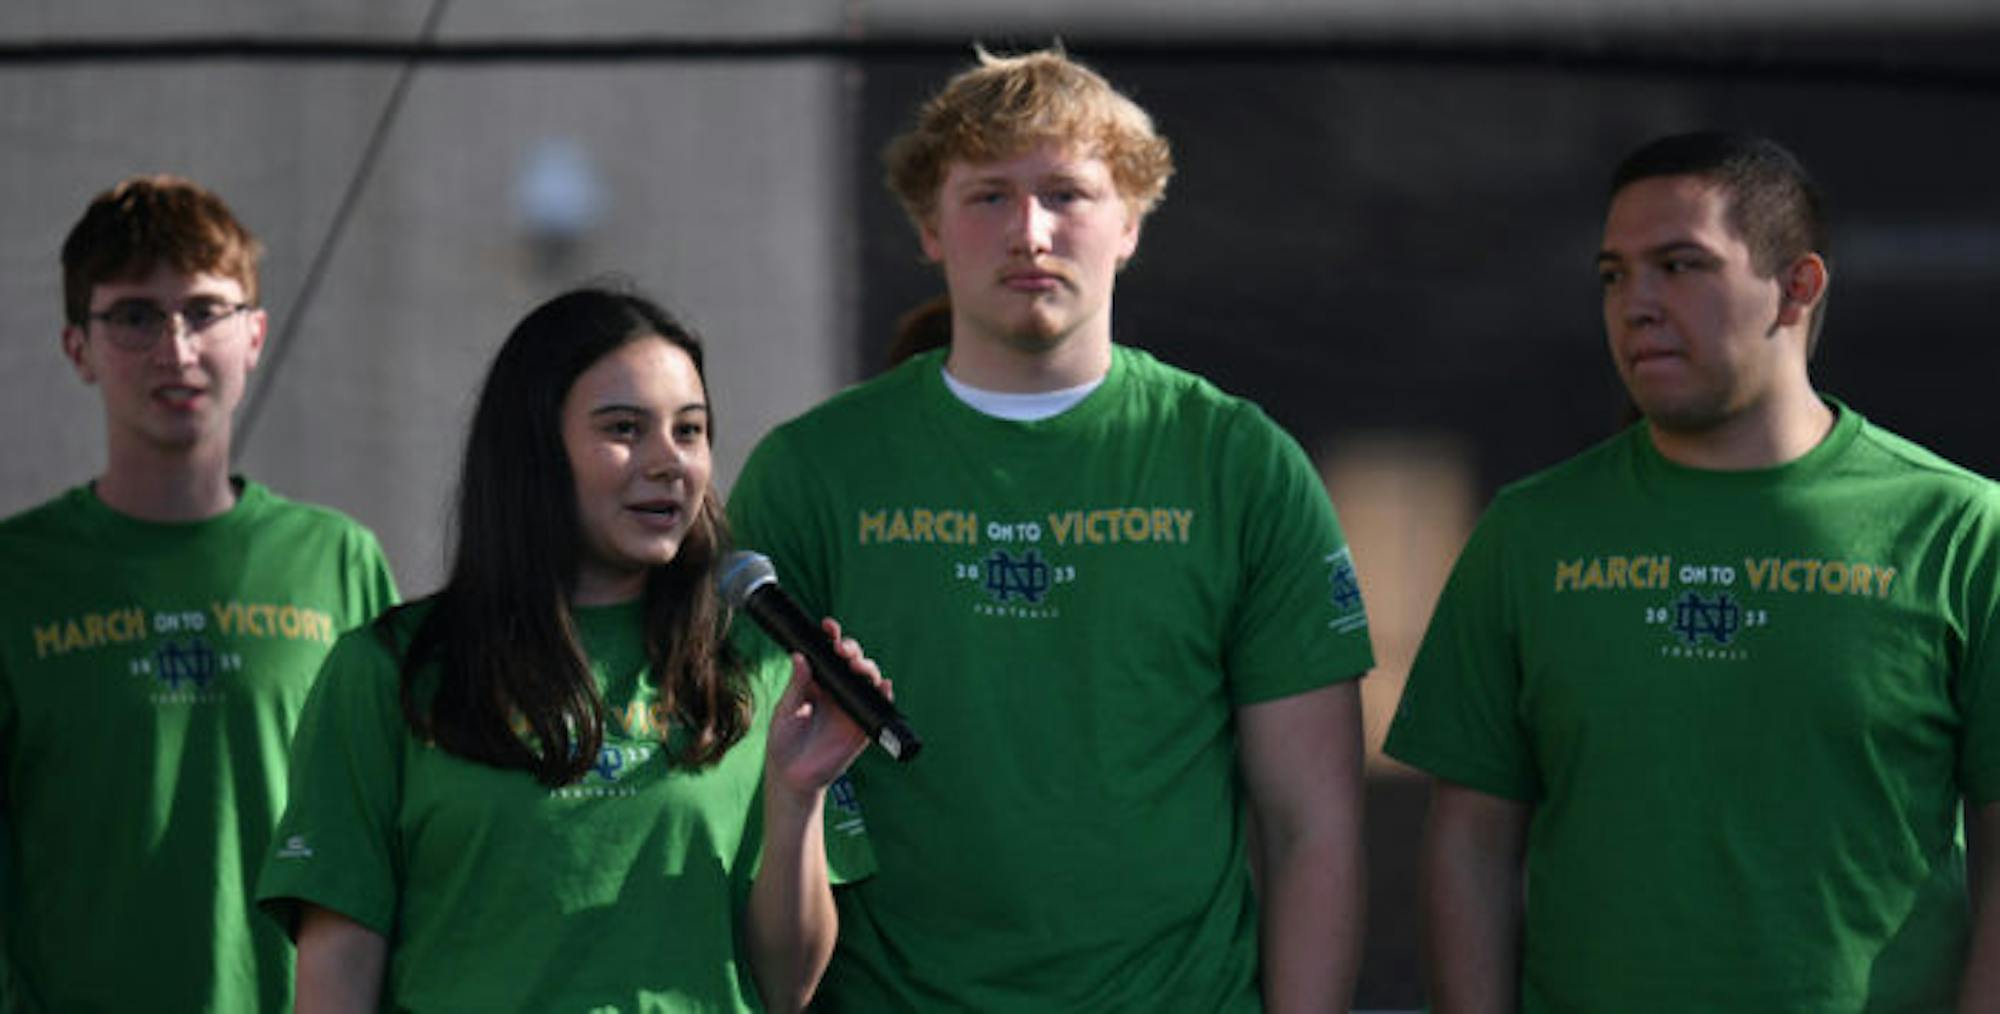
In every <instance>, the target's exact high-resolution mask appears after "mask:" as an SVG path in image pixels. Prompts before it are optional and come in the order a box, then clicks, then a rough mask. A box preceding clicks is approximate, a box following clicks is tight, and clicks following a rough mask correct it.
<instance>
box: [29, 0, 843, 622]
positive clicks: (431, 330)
mask: <svg viewBox="0 0 2000 1014" xmlns="http://www.w3.org/2000/svg"><path fill="white" fill-rule="evenodd" d="M190 6H194V7H197V9H201V10H204V11H205V12H206V13H205V15H204V16H202V17H190V16H188V15H187V13H186V11H185V10H184V8H185V7H190ZM162 7H171V8H172V10H165V9H162ZM109 8H122V9H123V11H122V15H123V16H118V17H114V16H111V15H110V14H108V13H107V9H109ZM421 12H422V9H421V6H420V5H417V4H411V3H393V4H391V3H374V4H361V5H352V4H341V5H335V4H314V3H299V4H266V3H262V2H259V3H228V2H214V3H209V4H206V5H148V4H139V3H119V4H103V5H98V6H97V7H94V8H89V9H81V8H77V7H73V6H72V5H68V4H62V3H29V4H26V5H20V4H10V5H8V7H7V8H6V9H5V13H4V14H0V38H8V39H16V40H18V39H22V38H34V37H60V38H78V37H90V36H102V35H114V34H116V35H126V34H132V35H146V34H149V33H152V34H159V33H166V34H173V33H188V32H201V31H204V30H206V31H215V30H217V27H218V26H223V25H227V26H230V28H231V29H232V30H237V31H245V32H252V31H279V30H282V31H286V32H308V31H325V32H337V33H346V34H357V33H360V34H374V35H377V36H381V37H399V38H400V37H407V36H408V35H410V34H413V33H414V31H415V29H416V25H417V23H418V21H419V20H420V16H421ZM836 14H838V9H837V8H834V7H831V6H827V7H818V6H815V5H796V4H789V3H732V4H713V5H710V4H673V5H653V4H643V3H602V4H583V5H576V4H562V5H548V4H528V3H513V4H494V5H478V4H463V5H460V6H458V7H456V8H454V9H453V14H452V15H451V16H450V17H448V18H447V20H446V22H445V25H444V27H443V32H442V35H443V36H444V37H446V38H450V37H452V36H454V35H456V34H464V35H467V36H476V37H481V38H487V37H494V36H501V35H506V34H510V33H511V34H522V35H534V36H536V37H543V36H547V35H550V34H556V33H559V32H563V31H579V32H585V33H590V32H595V33H599V34H603V33H615V32H617V31H619V30H620V29H621V28H622V29H624V30H630V31H639V32H650V33H684V34H703V35H707V34H721V33H742V32H763V33H779V34H782V33H806V32H812V33H819V34H825V33H828V32H830V31H833V30H834V28H835V27H837V26H834V25H831V24H829V23H828V21H829V19H830V18H832V17H833V16H834V15H836ZM398 73H399V68H398V67H396V66H395V65H392V64H355V63H336V62H323V63H314V62H304V63H300V64H298V65H277V64H272V63H246V62H231V61H225V60H217V61H200V62H193V63H105V64H86V65H31V66H12V67H10V66H6V65H0V138H5V142H4V144H0V221H4V227H0V269H4V270H0V334H4V335H5V336H6V338H5V340H4V341H0V371H4V372H3V373H0V375H4V376H5V377H6V378H7V386H8V394H7V397H5V398H0V514H5V513H12V512H13V511H15V510H17V509H20V508H23V507H26V506H29V505H31V504H33V503H36V502H38V501H40V500H42V499H44V498H46V497H47V496H49V495H51V494H52V493H53V492H55V491H56V490H58V489H60V488H63V487H66V486H69V485H72V484H75V483H78V482H82V481H85V480H87V479H89V478H90V477H91V476H93V475H94V474H95V473H96V471H97V470H98V469H99V468H101V466H102V461H103V450H102V441H103V433H102V423H101V418H100V415H101V412H100V409H99V406H98V402H97V398H96V395H95V392H94V391H93V390H91V389H89V388H86V387H85V386H83V385H82V384H81V383H80V382H79V381H78V380H77V379H76V377H75V376H74V375H73V374H72V373H71V372H70V370H69V368H68V365H67V364H66V363H65V362H64V360H63V359H62V357H61V354H60V350H59V346H58V344H57V335H58V333H59V330H60V326H61V302H60V300H61V280H60V271H59V265H58V263H57V257H56V255H57V250H58V248H59V246H60V244H61V241H62V238H63V236H64V234H65V232H66V231H67V229H68V228H69V226H70V225H71V224H72V223H73V222H74V220H75V218H76V216H77V215H78V214H80V213H81V211H82V209H83V207H84V205H85V204H86V203H87V202H88V200H89V199H90V198H91V196H92V195H93V194H95V193H96V192H97V191H99V190H101V189H102V188H104V187H105V186H107V185H109V184H110V183H112V182H114V181H115V180H117V179H118V178H120V177H123V176H125V175H128V174H131V173H135V172H159V171H165V172H175V173H181V174H184V175H187V176H190V177H192V178H194V179H197V180H199V181H201V182H203V183H205V184H207V185H209V186H211V187H213V188H215V189H216V190H217V191H219V192H220V193H221V194H222V195H223V196H224V198H225V199H226V200H228V201H229V202H230V203H231V204H232V206H233V207H234V208H235V210H236V211H237V213H238V214H239V215H240V216H241V217H242V218H243V219H244V220H245V221H246V222H247V223H248V224H249V225H250V227H251V228H252V229H253V230H255V231H256V232H258V233H259V234H260V236H261V237H262V238H263V239H264V241H265V242H266V244H267V246H268V248H269V252H268V254H267V256H266V258H265V262H264V271H263V281H264V301H265V303H266V305H267V306H268V307H269V308H270V311H271V314H272V321H273V333H274V335H276V334H279V333H282V332H283V331H284V330H285V328H286V327H287V325H288V324H290V323H291V317H292V312H293V309H294V301H295V300H296V298H297V296H298V294H299V291H300V287H301V283H302V281H303V278H304V275H305V272H306V269H307V265H308V263H309V261H310V259H311V257H312V255H313V252H314V251H315V249H316V248H317V246H318V245H319V244H320V243H321V241H322V240H323V238H324V237H325V235H326V233H327V231H328V228H329V225H330V222H331V220H332V218H333V215H334V211H335V208H336V206H337V205H338V202H339V200H340V196H341V194H342V193H343V191H344V190H345V188H346V186H347V184H348V181H349V179H350V178H351V176H352V175H353V173H354V171H355V168H356V166H357V163H358V161H359V159H360V156H361V151H362V147H363V145H364V143H365V141H366V139H367V137H368V135H369V133H370V131H371V130H372V129H373V127H374V125H375V122H376V120H377V117H378V116H379V115H380V113H381V111H382V109H383V107H384V103H385V101H386V99H387V97H388V95H389V94H390V91H391V88H392V86H393V83H394V81H395V79H396V76H397V74H398ZM847 87H848V84H847V81H846V78H845V77H844V76H843V73H842V71H841V70H840V69H838V68H837V67H835V66H833V65H831V64H828V63H823V62H821V63H815V62H810V61H783V62H763V63H758V62H750V63H729V64H722V63H693V64H684V63H675V64H667V63H647V62H638V63H629V64H611V65H597V66H592V65H552V66H549V65H545V66H532V67H524V66H521V65H510V64H499V65H471V66H464V65H459V66H438V65H433V66H426V67H425V68H423V69H422V70H420V71H419V72H418V73H417V75H416V77H415V78H414V79H413V82H412V86H411V88H410V91H409V92H408V97H407V100H406V102H405V104H404V106H403V109H402V111H401V115H400V117H399V118H398V119H397V120H396V121H395V123H394V124H393V126H392V127H391V130H390V132H389V134H388V135H387V140H386V144H385V146H384V148H383V150H382V156H381V159H380V162H379V164H378V165H377V167H376V169H375V172H374V175H373V177H372V181H371V183H370V185H369V186H368V187H367V189H366V190H365V192H364V194H363V196H362V198H361V200H360V202H359V204H358V205H357V207H356V209H355V213H354V215H353V218H352V220H351V221H350V223H349V225H348V227H347V231H346V233H345V236H344V239H343V241H342V243H341V244H340V246H339V247H338V248H337V251H336V253H335V255H334V257H333V259H332V260H331V261H330V263H329V267H328V270H327V272H326V274H325V277H324V279H323V282H322V285H321V288H320V290H319V293H318V297H317V300H316V302H315V303H314V305H313V306H312V307H311V308H310V311H309V313H307V314H306V315H305V316H304V317H302V318H300V319H299V321H298V322H297V323H298V330H297V332H296V334H294V335H292V337H291V338H290V342H291V344H292V347H291V348H290V349H289V350H287V351H286V352H284V353H283V354H282V357H281V358H274V357H275V356H279V350H278V349H277V348H276V347H275V346H274V347H273V348H271V349H269V350H267V353H266V359H265V365H264V369H263V370H262V371H261V375H260V376H259V377H257V378H255V380H254V381H253V382H254V383H256V384H258V385H260V386H267V387H268V388H269V389H268V390H266V391H263V392H261V394H260V395H259V397H265V398H268V404H267V405H266V406H265V407H264V409H263V410H262V411H261V413H260V415H259V418H258V419H257V420H256V423H255V426H254V428H253V429H251V430H250V431H249V432H247V434H243V436H244V437H245V438H246V439H243V440H240V441H239V457H240V461H241V467H242V470H243V471H244V472H245V473H246V474H249V475H252V476H255V477H257V478H259V479H261V480H264V481H266V482H268V483H270V484H271V485H272V486H274V487H276V488H277V489H279V490H280V491H282V492H284V493H286V494H288V495H291V496H294V497H298V498H302V499H307V500H314V501H319V502H323V503H328V504H331V505H334V506H336V507H339V508H341V509H343V510H346V511H348V512H350V513H352V514H354V515H355V516H357V517H359V518H361V519H362V520H363V521H364V522H366V523H367V524H369V525H370V526H371V527H373V528H374V529H375V530H376V531H377V532H378V533H379V534H380V535H381V537H382V540H383V543H384V545H385V546H386V547H387V549H388V551H389V554H390V556H391V558H392V559H393V560H394V561H395V566H396V569H397V572H398V576H399V578H400V579H401V581H402V583H403V586H404V589H405V591H406V593H420V592H422V591H424V590H427V589H429V588H431V587H433V586H434V585H435V583H436V581H437V580H438V578H439V576H440V575H441V572H442V567H443V565H444V559H443V550H442V548H441V537H442V530H443V520H444V516H445V512H446V509H447V505H448V499H449V495H450V489H451V483H452V481H453V478H454V475H453V473H454V470H455V468H456V466H457V460H458V453H459V444H460V441H461V440H462V433H463V423H464V419H465V417H466V414H467V411H468V409H469V406H470V401H471V398H472V395H473V392H474V390H475V388H476V386H477V384H478V381H479V378H480V375H481V373H482V371H483V369H484V366H485V364H486V362H487V360H488V359H489V358H490V355H491V353H492V351H493V350H494V349H495V348H497V346H498V344H499V342H500V340H501V339H502V338H503V337H504V335H505V334H506V331H507V329H508V328H509V327H510V326H511V325H512V323H513V322H514V321H515V320H517V319H519V317H520V316H521V315H522V313H523V312H524V311H525V310H527V309H528V308H529V307H531V306H532V305H533V304H535V303H536V302H538V301H539V300H540V299H542V298H544V297H545V296H547V295H550V294H552V293H553V292H555V291H557V290H558V289H560V288H561V287H563V286H565V285H567V284H570V283H572V282H574V281H577V280H580V279H584V278H589V277H592V276H595V275H598V274H601V273H605V272H617V273H619V274H622V275H624V276H626V277H628V278H629V279H630V280H631V281H632V282H634V283H636V284H637V285H638V286H639V287H640V288H641V289H643V290H645V291H647V292H649V293H651V294H653V295H655V296H656V297H658V298H660V299H661V300H662V301H663V302H665V303H667V304H668V305H669V306H671V307H673V308H675V309H677V310H679V311H680V312H682V313H683V314H684V315H685V316H686V317H687V318H689V319H690V321H691V322H692V323H693V324H694V325H695V326H696V327H697V329H698V330H700V331H701V332H702V333H703V334H704V335H705V336H706V337H707V338H708V340H709V343H710V346H711V350H712V351H711V357H712V358H711V361H710V365H709V369H710V375H711V376H710V379H711V388H712V390H711V396H712V398H713V400H714V402H715V403H716V405H717V406H718V422H719V426H720V434H719V440H720V445H719V447H718V448H717V454H718V474H719V475H720V476H721V477H722V478H723V479H725V480H727V479H728V478H731V477H733V476H734V474H735V471H736V469H737V467H738V466H739V465H740V464H741V461H742V458H743V456H744V455H745V454H746V453H747V452H748V450H749V448H750V447H751V446H752V444H753V443H754V441H755V439H756V438H757V437H758V436H760V435H761V434H762V433H763V432H764V431H765V430H766V429H768V428H769V427H770V426H771V425H772V424H774V423H776V422H778V421H780V420H781V419H783V418H784V417H787V416H789V415H791V414H793V413H796V412H798V411H800V410H802V409H804V408H805V407H807V406H809V405H810V404H812V403H813V402H815V401H816V400H818V399H819V398H821V397H823V396H824V395H825V394H827V393H829V392H830V391H832V390H833V389H834V388H835V387H836V386H837V385H838V384H839V383H841V382H842V381H843V380H844V379H845V378H846V377H847V376H848V375H849V373H850V370H849V368H848V365H847V363H846V361H845V355H846V353H845V349H846V348H847V343H846V342H845V340H844V338H845V335H846V334H847V333H848V332H849V331H850V330H851V324H850V323H849V322H850V321H851V318H852V316H853V311H852V290H853V288H854V282H853V277H852V275H853V272H852V271H851V269H850V268H849V265H850V264H851V262H852V258H851V257H848V256H844V255H843V250H844V249H845V245H846V244H847V243H848V239H849V238H848V237H846V236H844V235H843V234H842V227H843V223H844V222H845V221H846V216H845V215H844V213H843V208H844V205H845V204H846V195H847V193H848V190H849V182H848V179H847V176H846V173H847V168H846V167H847V166H848V165H849V164H850V162H851V159H850V158H849V155H848V152H847V150H846V149H845V147H844V145H845V144H847V143H848V142H847V141H846V139H845V135H844V132H843V130H842V127H841V124H842V122H843V113H842V110H843V105H844V103H845V101H846V99H845V95H846V91H845V89H846V88H847ZM547 139H561V140H562V141H564V142H565V143H568V144H570V145H572V146H573V148H574V149H575V150H578V151H581V152H583V153H584V154H585V156H586V157H587V159H588V162H589V164H590V165H591V167H592V174H593V176H594V177H595V179H596V180H597V181H598V183H599V186H600V193H601V196H602V208H601V214H600V216H599V219H598V222H597V224H596V225H595V226H594V227H593V228H590V229H588V230H586V231H585V232H584V234H583V235H582V236H581V237H580V239H579V241H578V242H577V244H576V246H575V249H574V250H573V251H572V252H571V256H570V257H569V258H568V259H567V260H566V261H564V262H563V263H561V264H560V265H557V266H556V267H554V268H553V269H552V270H551V269H549V268H547V267H546V266H544V265H541V264H538V263H537V260H536V258H535V256H534V251H533V246H532V244H531V242H530V239H529V234H528V230H527V228H526V226H525V223H524V222H523V220H522V217H521V215H520V213H519V212H518V210H517V207H516V205H517V201H516V192H517V189H518V187H519V186H520V178H521V175H522V173H523V171H524V165H525V163H526V160H527V158H528V156H529V154H530V152H531V151H533V150H534V149H535V147H536V145H537V144H538V143H540V142H543V141H545V140H547ZM273 366H276V367H277V369H275V370H273V369H272V367H273Z"/></svg>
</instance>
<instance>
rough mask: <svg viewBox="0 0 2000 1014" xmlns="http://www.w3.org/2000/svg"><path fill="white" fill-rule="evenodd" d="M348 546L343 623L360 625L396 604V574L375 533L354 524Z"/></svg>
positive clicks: (354, 625) (353, 625) (349, 625)
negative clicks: (346, 591) (347, 588)
mask: <svg viewBox="0 0 2000 1014" xmlns="http://www.w3.org/2000/svg"><path fill="white" fill-rule="evenodd" d="M348 546H349V548H348V554H347V555H348V559H347V572H348V574H349V575H351V577H350V582H349V584H350V591H349V594H348V597H349V604H348V608H349V610H350V612H349V614H348V616H347V617H346V626H347V627H359V626H362V625H364V624H366V623H368V622H369V621H370V620H373V619H374V618H375V617H376V616H377V615H379V614H380V613H381V612H382V611H383V610H385V609H387V608H389V607H390V606H393V605H395V604H396V603H397V601H398V595H397V591H396V574H395V571H393V570H392V569H390V567H389V558H388V557H387V556H385V555H383V553H382V544H381V542H379V541H378V540H377V539H376V538H375V533H374V532H371V531H369V530H368V529H366V528H360V527H358V526H357V528H356V530H355V532H354V534H353V535H352V536H351V537H350V538H349V539H348Z"/></svg>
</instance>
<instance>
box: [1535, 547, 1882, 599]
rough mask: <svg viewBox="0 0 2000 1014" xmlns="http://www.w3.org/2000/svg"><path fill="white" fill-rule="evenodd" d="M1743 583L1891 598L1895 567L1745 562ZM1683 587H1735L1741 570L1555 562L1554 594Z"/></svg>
mask: <svg viewBox="0 0 2000 1014" xmlns="http://www.w3.org/2000/svg"><path fill="white" fill-rule="evenodd" d="M1741 578H1742V580H1743V581H1744V582H1745V583H1746V584H1748V585H1749V587H1750V590H1751V591H1784V592H1823V593H1825V594H1828V595H1872V596H1874V597H1876V598H1887V597H1888V595H1889V586H1890V584H1891V583H1892V582H1894V581H1895V580H1896V568H1894V567H1884V566H1881V565H1879V564H1869V563H1857V562H1850V561H1846V560H1816V559H1811V558H1791V559H1785V558H1780V557H1775V556H1765V557H1745V558H1744V559H1743V567H1742V571H1741ZM1676 580H1678V581H1679V583H1681V584H1719V585H1731V584H1735V583H1736V582H1737V580H1738V571H1737V569H1736V568H1734V567H1729V566H1726V565H1725V566H1712V565H1697V564H1683V565H1682V566H1681V567H1679V568H1678V569H1676V568H1675V567H1674V563H1673V558H1672V557H1668V556H1656V555H1647V554H1634V555H1631V556H1596V557H1590V558H1588V559H1583V558H1578V559H1574V560H1557V561H1556V589H1555V590H1556V591H1558V592H1566V591H1591V590H1595V589H1605V590H1610V589H1626V588H1637V589H1655V588H1667V587H1670V586H1671V585H1673V584H1674V582H1675V581H1676Z"/></svg>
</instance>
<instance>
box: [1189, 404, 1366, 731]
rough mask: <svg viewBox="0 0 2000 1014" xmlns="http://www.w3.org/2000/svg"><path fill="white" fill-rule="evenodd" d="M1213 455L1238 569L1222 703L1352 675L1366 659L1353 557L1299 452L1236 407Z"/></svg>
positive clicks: (1260, 418)
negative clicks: (1233, 520) (1232, 506)
mask: <svg viewBox="0 0 2000 1014" xmlns="http://www.w3.org/2000/svg"><path fill="white" fill-rule="evenodd" d="M1220 457H1221V462H1222V468H1223V472H1222V475H1221V481H1223V482H1225V483H1227V484H1228V487H1227V489H1228V491H1229V495H1230V496H1232V497H1235V498H1238V500H1237V502H1238V509H1239V511H1240V515H1239V516H1240V524H1239V525H1238V527H1237V531H1238V533H1239V534H1238V538H1239V539H1240V542H1241V559H1242V568H1243V569H1242V576H1241V585H1240V595H1239V598H1238V600H1237V602H1236V605H1235V607H1234V609H1233V610H1232V612H1231V615H1230V621H1229V626H1228V628H1227V632H1226V638H1225V642H1224V649H1223V650H1224V652H1225V656H1226V657H1225V663H1224V664H1225V666H1226V668H1227V671H1228V673H1229V687H1230V698H1231V702H1232V703H1233V704H1235V705H1238V706H1241V705H1245V704H1255V703H1258V702H1261V701H1268V700H1274V699H1276V698H1280V697H1287V696H1290V695H1293V694H1298V693H1303V692H1305V691H1308V690H1315V689H1318V688H1319V687H1322V686H1326V685H1328V684H1332V683H1338V682H1342V681H1345V680H1349V679H1354V678H1356V677H1359V676H1361V675H1362V674H1363V673H1365V672H1367V671H1368V669H1369V667H1371V666H1373V665H1374V664H1375V658H1374V653H1373V650H1372V649H1371V648H1370V646H1369V643H1368V614H1367V611H1366V609H1365V608H1364V607H1363V605H1362V600H1361V586H1360V584H1359V582H1358V581H1357V580H1356V577H1355V571H1354V557H1353V554H1352V553H1351V552H1350V551H1349V549H1348V546H1347V540H1346V538H1345V537H1344V536H1343V535H1342V533H1341V530H1340V521H1339V519H1338V518H1337V517H1336V516H1335V514H1334V509H1333V504H1332V502H1331V501H1329V500H1328V499H1327V494H1326V485H1325V483H1324V482H1323V481H1322V480H1321V479H1320V477H1319V473H1318V472H1317V471H1316V470H1315V469H1314V468H1313V465H1312V462H1311V461H1310V460H1308V459H1307V458H1306V455H1305V451H1304V450H1302V449H1301V448H1300V447H1299V445H1298V443H1297V441H1294V440H1293V439H1292V438H1291V437H1290V436H1289V435H1287V434H1286V433H1285V432H1284V431H1283V430H1281V429H1279V428H1278V426H1277V424H1275V423H1273V422H1271V421H1270V419H1269V418H1267V417H1266V416H1265V415H1264V414H1263V413H1262V412H1261V411H1258V410H1256V409H1255V408H1253V407H1249V406H1245V407H1244V409H1243V412H1242V415H1241V416H1240V417H1239V418H1238V419H1237V420H1236V426H1235V427H1234V429H1233V431H1232V432H1231V439H1230V446H1227V447H1226V448H1225V449H1224V451H1223V453H1222V454H1221V456H1220Z"/></svg>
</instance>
